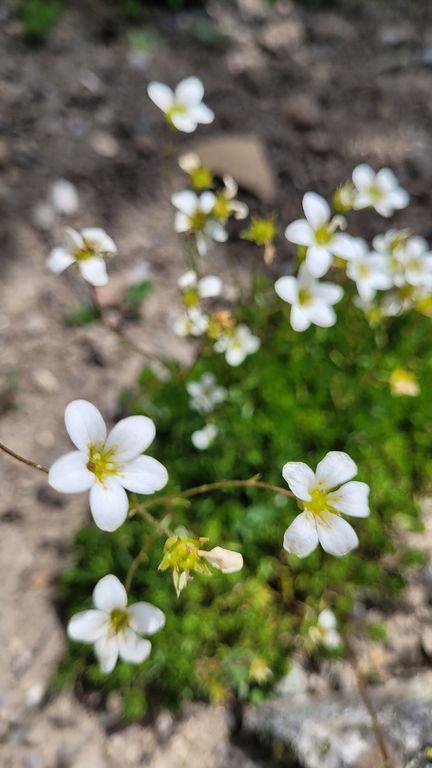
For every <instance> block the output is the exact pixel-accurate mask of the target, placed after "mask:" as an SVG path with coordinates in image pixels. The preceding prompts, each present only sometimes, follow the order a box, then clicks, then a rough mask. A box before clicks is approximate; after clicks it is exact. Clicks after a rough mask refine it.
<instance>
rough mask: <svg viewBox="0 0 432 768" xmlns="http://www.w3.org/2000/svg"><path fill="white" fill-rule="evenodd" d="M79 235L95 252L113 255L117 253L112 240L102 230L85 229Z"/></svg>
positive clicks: (98, 228) (95, 228)
mask: <svg viewBox="0 0 432 768" xmlns="http://www.w3.org/2000/svg"><path fill="white" fill-rule="evenodd" d="M81 235H82V237H83V238H84V240H85V241H86V243H88V244H89V245H90V246H91V247H92V248H94V249H95V251H98V252H99V253H107V254H110V255H112V256H113V255H114V254H116V253H117V246H116V244H115V242H114V240H113V239H112V238H111V237H110V236H109V235H107V233H106V232H105V230H104V229H100V227H86V228H85V229H82V230H81Z"/></svg>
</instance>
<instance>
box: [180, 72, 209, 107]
mask: <svg viewBox="0 0 432 768" xmlns="http://www.w3.org/2000/svg"><path fill="white" fill-rule="evenodd" d="M203 96H204V86H203V84H202V82H201V80H198V78H197V77H186V78H185V79H184V80H182V81H181V82H180V83H179V84H178V86H177V88H176V89H175V100H176V101H178V102H180V104H187V105H188V106H196V105H197V104H199V103H200V101H202V98H203Z"/></svg>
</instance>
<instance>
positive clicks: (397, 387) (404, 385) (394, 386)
mask: <svg viewBox="0 0 432 768" xmlns="http://www.w3.org/2000/svg"><path fill="white" fill-rule="evenodd" d="M389 384H390V391H391V393H392V395H395V397H400V396H402V395H406V396H407V397H417V395H419V394H420V385H419V383H418V381H417V378H416V376H415V375H414V373H412V372H411V371H408V370H407V369H406V368H396V369H395V370H394V371H393V373H392V375H391V376H390V379H389Z"/></svg>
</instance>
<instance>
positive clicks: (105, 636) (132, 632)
mask: <svg viewBox="0 0 432 768" xmlns="http://www.w3.org/2000/svg"><path fill="white" fill-rule="evenodd" d="M127 602H128V601H127V593H126V590H125V588H124V586H123V585H122V584H121V582H120V581H119V580H118V578H117V576H113V575H112V574H108V575H107V576H104V577H103V579H100V581H98V583H97V584H96V586H95V588H94V590H93V603H94V606H95V608H94V609H92V610H89V611H81V612H80V613H76V614H75V615H74V616H72V618H71V620H70V622H69V624H68V628H67V633H68V635H69V637H70V638H71V640H78V641H80V642H82V643H94V650H95V654H96V656H97V658H98V660H99V664H100V667H101V669H102V672H107V673H108V672H112V671H113V669H114V667H115V665H116V664H117V659H118V657H119V656H120V658H121V659H122V660H123V661H129V662H131V663H132V664H141V663H142V662H143V661H144V660H145V659H146V658H147V656H148V655H149V654H150V651H151V642H150V640H147V639H146V638H144V637H141V635H154V633H155V632H158V631H159V629H162V627H163V626H164V624H165V615H164V614H163V613H162V611H161V610H160V609H159V608H156V606H154V605H152V604H151V603H145V602H140V603H134V604H133V605H129V606H128V604H127Z"/></svg>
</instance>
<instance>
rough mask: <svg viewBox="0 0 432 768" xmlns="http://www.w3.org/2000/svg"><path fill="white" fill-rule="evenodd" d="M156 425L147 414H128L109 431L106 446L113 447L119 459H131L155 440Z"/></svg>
mask: <svg viewBox="0 0 432 768" xmlns="http://www.w3.org/2000/svg"><path fill="white" fill-rule="evenodd" d="M155 434H156V427H155V425H154V423H153V421H152V420H151V419H149V418H148V417H147V416H128V417H127V418H126V419H122V420H121V421H119V422H118V423H117V424H116V425H115V427H113V429H112V430H111V432H110V433H109V435H108V437H107V439H106V443H105V448H107V449H110V448H112V449H113V450H114V452H115V458H116V460H118V461H131V459H135V458H136V457H137V456H139V455H140V454H141V453H143V452H144V451H145V450H146V449H147V448H148V447H149V445H150V444H151V443H152V442H153V440H154V436H155Z"/></svg>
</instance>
